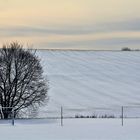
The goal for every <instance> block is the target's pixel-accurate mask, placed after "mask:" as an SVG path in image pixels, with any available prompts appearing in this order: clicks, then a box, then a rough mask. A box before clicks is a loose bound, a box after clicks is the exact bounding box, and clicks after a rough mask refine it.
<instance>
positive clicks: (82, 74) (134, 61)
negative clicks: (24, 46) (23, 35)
mask: <svg viewBox="0 0 140 140" xmlns="http://www.w3.org/2000/svg"><path fill="white" fill-rule="evenodd" d="M38 54H39V57H40V58H41V62H42V65H43V68H44V74H45V76H46V75H47V78H48V79H49V87H50V90H49V97H50V100H49V103H48V105H47V106H45V107H44V108H42V110H43V112H45V111H46V110H47V111H48V112H49V111H50V112H51V111H52V114H53V111H54V112H58V113H60V107H61V106H63V108H64V109H65V110H64V112H69V113H70V112H71V113H72V111H73V112H74V111H75V112H74V114H79V112H80V113H82V112H84V113H85V112H92V113H95V114H98V112H104V114H105V113H106V112H107V113H108V112H110V111H111V114H114V113H115V112H118V113H117V114H119V115H120V107H121V106H135V105H136V106H137V105H138V106H139V105H140V52H122V51H45V50H44V51H40V52H38ZM96 108H99V109H96ZM101 108H103V109H101ZM85 110H86V111H85ZM125 110H127V111H126V112H127V113H129V112H131V111H132V113H129V115H130V114H133V112H135V113H136V112H137V113H138V112H140V108H138V110H137V111H135V110H136V108H130V109H128V108H127V109H125ZM130 110H131V111H130ZM43 112H41V113H40V114H41V115H42V114H43ZM50 112H49V113H50ZM92 113H91V114H92ZM52 114H51V115H52ZM45 115H46V114H45ZM47 115H48V114H47ZM136 116H139V117H140V113H138V114H137V115H135V114H134V117H136Z"/></svg>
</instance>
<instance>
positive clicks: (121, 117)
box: [121, 106, 124, 126]
mask: <svg viewBox="0 0 140 140" xmlns="http://www.w3.org/2000/svg"><path fill="white" fill-rule="evenodd" d="M123 108H124V107H123V106H122V109H121V110H122V115H121V116H122V117H121V118H122V126H123V119H124V114H123V112H124V109H123Z"/></svg>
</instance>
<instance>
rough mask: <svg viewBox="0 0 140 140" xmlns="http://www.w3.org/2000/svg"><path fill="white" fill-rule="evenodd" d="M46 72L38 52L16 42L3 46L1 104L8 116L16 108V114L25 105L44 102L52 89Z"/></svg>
mask: <svg viewBox="0 0 140 140" xmlns="http://www.w3.org/2000/svg"><path fill="white" fill-rule="evenodd" d="M42 74H43V70H42V67H41V64H40V60H39V58H38V57H37V55H36V53H35V51H33V50H29V49H24V48H23V46H22V45H20V44H19V43H15V42H14V43H11V44H9V45H4V46H3V48H2V49H0V107H1V108H2V112H3V116H4V119H7V118H9V117H10V114H11V111H12V108H14V111H15V116H16V115H18V114H19V112H20V111H23V110H24V109H25V108H28V107H38V106H39V105H42V103H43V102H44V101H45V99H46V98H47V91H48V84H47V83H46V81H45V80H44V78H43V76H42ZM3 107H8V108H3Z"/></svg>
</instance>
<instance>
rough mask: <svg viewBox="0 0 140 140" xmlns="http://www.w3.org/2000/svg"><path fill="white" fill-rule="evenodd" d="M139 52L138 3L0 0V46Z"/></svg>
mask: <svg viewBox="0 0 140 140" xmlns="http://www.w3.org/2000/svg"><path fill="white" fill-rule="evenodd" d="M11 41H19V42H21V43H23V44H25V45H27V44H28V45H29V46H33V47H34V48H42V49H45V48H47V49H51V48H52V49H93V50H102V49H104V50H106V49H109V50H110V49H111V50H114V49H115V50H116V49H117V50H119V49H121V48H122V47H130V48H133V49H140V0H0V45H1V46H2V44H3V43H9V42H11Z"/></svg>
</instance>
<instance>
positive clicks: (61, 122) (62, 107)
mask: <svg viewBox="0 0 140 140" xmlns="http://www.w3.org/2000/svg"><path fill="white" fill-rule="evenodd" d="M61 126H63V107H62V106H61Z"/></svg>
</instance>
